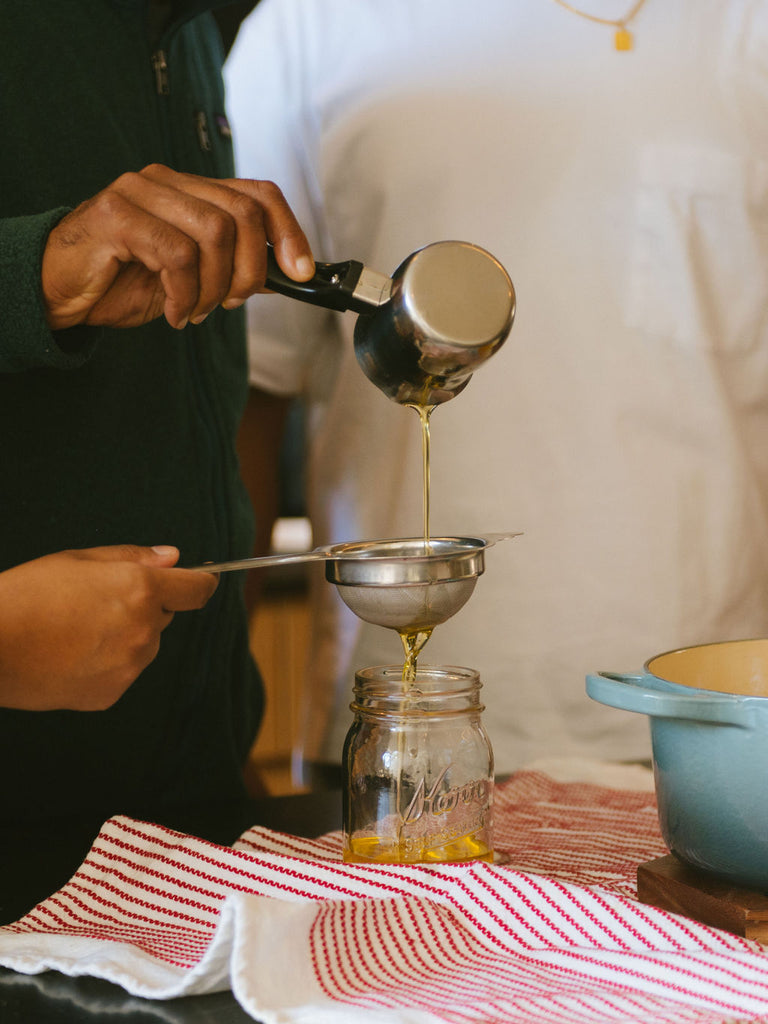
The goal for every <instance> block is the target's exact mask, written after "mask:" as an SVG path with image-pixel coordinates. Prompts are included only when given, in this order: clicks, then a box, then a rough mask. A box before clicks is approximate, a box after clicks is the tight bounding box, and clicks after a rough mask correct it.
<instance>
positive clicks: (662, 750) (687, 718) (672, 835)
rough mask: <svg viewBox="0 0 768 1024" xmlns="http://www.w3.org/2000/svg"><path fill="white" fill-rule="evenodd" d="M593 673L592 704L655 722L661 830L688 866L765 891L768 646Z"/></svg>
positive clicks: (734, 646) (667, 657)
mask: <svg viewBox="0 0 768 1024" xmlns="http://www.w3.org/2000/svg"><path fill="white" fill-rule="evenodd" d="M644 669H645V670H644V671H643V672H642V673H618V672H600V673H596V674H594V675H589V676H587V693H588V694H589V696H590V697H592V699H593V700H596V701H599V702H600V703H601V704H607V705H609V706H610V707H613V708H619V709H621V710H622V711H636V712H639V713H640V714H644V715H648V717H649V719H650V727H651V742H652V745H653V770H654V777H655V780H656V797H657V802H658V808H659V823H660V826H661V832H662V835H663V837H664V841H665V842H666V844H667V846H668V847H669V849H670V850H671V851H672V852H673V853H675V854H676V855H677V856H678V857H680V858H681V859H682V860H684V861H687V862H688V863H689V864H692V865H694V866H695V867H698V868H702V869H704V870H705V871H711V872H713V873H714V874H716V875H719V876H721V877H723V878H727V879H729V880H730V881H732V882H735V883H736V884H738V885H744V886H748V887H750V888H759V889H763V890H768V640H733V641H725V642H722V643H715V644H703V645H701V646H698V647H688V648H683V649H681V650H676V651H669V652H667V653H666V654H659V655H657V656H656V657H654V658H651V659H650V660H649V661H647V662H646V664H645V666H644Z"/></svg>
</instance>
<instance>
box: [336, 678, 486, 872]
mask: <svg viewBox="0 0 768 1024" xmlns="http://www.w3.org/2000/svg"><path fill="white" fill-rule="evenodd" d="M480 685H481V684H480V679H479V677H478V674H477V672H475V671H474V670H473V669H467V668H456V667H452V666H449V667H444V666H441V667H436V666H424V667H419V668H418V669H417V670H416V672H415V676H414V678H413V679H404V678H403V670H402V666H394V665H389V666H382V667H378V668H367V669H363V670H362V671H360V672H357V673H356V675H355V691H354V700H353V702H352V705H351V707H352V710H353V711H354V713H355V718H354V721H353V723H352V726H351V728H350V730H349V733H348V735H347V739H346V743H345V745H344V759H343V760H344V775H345V784H344V859H345V860H346V861H356V862H365V861H378V862H385V863H419V862H429V861H464V860H479V859H482V860H493V753H492V751H491V745H490V741H489V739H488V736H487V734H486V732H485V729H484V728H483V725H482V721H481V714H482V711H483V705H482V704H481V703H480Z"/></svg>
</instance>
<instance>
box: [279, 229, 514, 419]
mask: <svg viewBox="0 0 768 1024" xmlns="http://www.w3.org/2000/svg"><path fill="white" fill-rule="evenodd" d="M315 267H316V272H315V276H314V277H313V278H311V279H310V280H309V281H304V282H298V281H294V280H292V279H291V278H289V277H287V276H286V275H285V274H284V273H283V272H282V270H281V269H280V267H279V266H278V264H277V260H276V259H275V256H274V252H273V251H272V249H271V248H270V249H269V250H268V271H267V285H268V287H270V288H271V289H272V290H273V291H276V292H280V293H281V294H283V295H289V296H291V297H292V298H294V299H300V300H302V301H303V302H309V303H312V304H313V305H315V306H324V307H326V308H327V309H335V310H339V311H344V310H352V311H353V312H356V313H358V314H359V316H358V320H357V323H356V324H355V334H354V344H355V354H356V356H357V360H358V362H359V364H360V366H361V368H362V370H363V372H364V373H365V375H366V376H367V377H368V378H369V379H370V380H371V381H373V383H374V384H375V385H376V386H377V387H378V388H379V389H380V390H381V391H383V392H384V394H385V395H387V397H388V398H391V399H392V400H393V401H395V402H398V403H400V404H401V405H427V406H432V405H439V404H441V403H442V402H447V401H448V400H449V399H450V398H453V397H454V395H457V394H458V393H459V392H460V391H461V390H462V389H463V388H464V387H465V386H466V384H467V383H468V381H469V378H470V377H471V376H472V373H473V372H474V371H475V370H476V369H477V368H478V367H479V366H480V365H481V364H482V363H483V362H485V360H486V359H488V357H489V356H491V355H492V354H493V353H494V352H496V351H497V350H498V348H499V347H500V346H501V345H502V344H503V342H504V341H505V339H506V337H507V335H508V334H509V332H510V330H511V328H512V322H513V320H514V316H515V289H514V286H513V284H512V281H511V279H510V277H509V274H508V273H507V271H506V270H505V269H504V267H503V266H502V265H501V263H499V261H498V260H497V259H496V258H495V257H494V256H492V255H491V254H490V253H489V252H486V250H485V249H481V248H480V247H479V246H477V245H472V244H471V243H469V242H456V241H446V242H434V243H433V244H431V245H427V246H425V247H424V248H423V249H418V250H417V251H416V252H414V253H412V254H411V255H410V256H408V258H407V259H405V260H404V261H403V262H402V263H401V264H400V266H399V267H398V268H397V270H396V271H395V272H394V274H393V275H392V277H387V276H386V275H384V274H380V273H377V272H376V271H372V270H369V269H368V268H367V267H365V266H364V265H363V264H362V263H360V262H359V261H356V260H347V261H345V262H342V263H316V264H315Z"/></svg>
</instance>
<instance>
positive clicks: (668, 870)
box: [637, 854, 768, 943]
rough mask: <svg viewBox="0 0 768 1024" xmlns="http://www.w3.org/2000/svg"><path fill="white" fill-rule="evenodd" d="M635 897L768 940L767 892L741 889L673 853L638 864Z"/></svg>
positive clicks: (739, 933) (653, 904) (663, 908)
mask: <svg viewBox="0 0 768 1024" xmlns="http://www.w3.org/2000/svg"><path fill="white" fill-rule="evenodd" d="M637 896H638V899H639V900H640V902H641V903H649V904H651V905H652V906H654V907H661V909H662V910H671V911H672V912H673V913H675V914H684V915H685V916H686V917H692V918H693V919H694V921H700V922H701V923H702V924H708V925H713V926H714V927H715V928H723V929H724V930H725V931H728V932H732V933H733V934H734V935H743V936H744V937H745V938H747V939H756V940H757V941H758V942H764V943H768V893H766V892H762V891H760V890H757V889H741V888H739V887H737V886H734V885H733V884H732V883H731V882H728V881H726V880H725V879H722V878H717V877H716V876H715V875H710V874H709V873H708V872H706V871H699V870H698V869H697V868H693V867H689V866H688V865H687V864H684V863H683V862H682V861H680V860H678V859H677V857H675V856H673V855H672V854H669V855H668V856H666V857H658V858H657V859H656V860H650V861H648V862H647V863H646V864H641V865H640V866H639V867H638V869H637Z"/></svg>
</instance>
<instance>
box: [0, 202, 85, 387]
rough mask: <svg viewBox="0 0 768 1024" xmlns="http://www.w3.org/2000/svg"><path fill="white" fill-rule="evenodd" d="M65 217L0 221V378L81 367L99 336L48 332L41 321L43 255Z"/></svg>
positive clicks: (53, 214)
mask: <svg viewBox="0 0 768 1024" xmlns="http://www.w3.org/2000/svg"><path fill="white" fill-rule="evenodd" d="M68 212H69V211H68V210H67V209H64V208H61V209H56V210H49V211H47V212H45V213H40V214H34V215H30V216H24V217H9V218H0V373H12V372H18V371H21V370H30V369H34V368H42V367H48V368H51V369H62V370H66V369H71V368H75V367H77V366H81V365H82V364H83V363H84V362H85V361H86V360H87V359H88V357H89V356H90V354H91V352H92V351H93V349H94V347H95V345H96V343H97V340H98V337H99V335H100V334H101V331H100V330H99V329H98V328H90V327H78V328H72V329H71V330H67V331H60V332H52V331H51V330H50V329H49V327H48V325H47V323H46V320H45V304H44V302H43V294H42V287H41V266H42V258H43V250H44V249H45V242H46V239H47V237H48V234H49V232H50V230H51V228H53V226H54V225H55V224H56V223H57V222H58V221H59V220H61V218H62V217H63V216H64V215H65V214H66V213H68Z"/></svg>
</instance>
